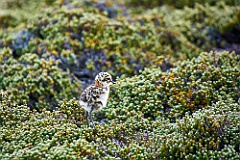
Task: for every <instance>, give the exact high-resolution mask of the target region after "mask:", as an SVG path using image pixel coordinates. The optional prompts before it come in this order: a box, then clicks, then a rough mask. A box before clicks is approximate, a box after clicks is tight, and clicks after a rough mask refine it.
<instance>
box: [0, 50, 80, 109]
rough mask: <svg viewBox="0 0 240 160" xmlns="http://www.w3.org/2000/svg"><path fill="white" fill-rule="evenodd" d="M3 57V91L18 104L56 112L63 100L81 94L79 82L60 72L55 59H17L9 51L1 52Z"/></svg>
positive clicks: (27, 56)
mask: <svg viewBox="0 0 240 160" xmlns="http://www.w3.org/2000/svg"><path fill="white" fill-rule="evenodd" d="M0 57H1V59H0V64H1V68H0V70H1V72H0V79H1V85H0V88H1V90H3V91H6V92H7V93H8V95H9V99H10V100H11V101H13V102H14V103H16V105H17V104H23V103H24V102H26V103H27V104H28V106H29V107H30V108H35V109H38V110H42V109H43V108H47V109H51V110H52V109H53V108H54V107H56V106H58V103H59V101H60V100H64V99H69V98H72V97H73V96H77V95H78V94H79V91H78V89H79V88H80V83H79V81H77V79H75V78H74V76H72V77H70V74H69V73H68V72H63V71H62V70H61V69H59V68H58V66H57V63H58V62H57V61H55V60H54V59H52V58H49V59H48V60H45V59H39V58H38V56H37V55H36V54H33V53H26V54H24V55H22V56H21V57H19V58H18V59H15V58H14V57H13V53H12V51H11V49H9V48H4V49H1V50H0ZM71 79H72V80H71Z"/></svg>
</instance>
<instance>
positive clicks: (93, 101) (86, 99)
mask: <svg viewBox="0 0 240 160" xmlns="http://www.w3.org/2000/svg"><path fill="white" fill-rule="evenodd" d="M113 83H114V82H113V81H112V76H111V75H110V74H109V73H107V72H100V73H99V74H98V75H97V76H96V77H95V83H94V84H92V85H90V86H89V87H87V88H86V89H85V90H84V91H83V93H82V94H81V96H80V100H79V104H80V106H81V107H82V108H83V109H85V111H86V113H85V118H86V120H87V123H88V115H89V116H90V120H91V122H92V124H93V126H94V123H93V120H92V112H94V111H99V110H101V109H102V108H103V107H105V106H106V104H107V99H108V96H109V90H110V89H109V86H110V85H111V84H113ZM88 125H89V124H88ZM94 127H95V126H94Z"/></svg>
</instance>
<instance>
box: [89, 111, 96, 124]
mask: <svg viewBox="0 0 240 160" xmlns="http://www.w3.org/2000/svg"><path fill="white" fill-rule="evenodd" d="M92 111H93V108H92V109H91V111H90V112H89V114H90V121H91V122H92V125H93V127H94V128H95V124H94V122H93V120H92Z"/></svg>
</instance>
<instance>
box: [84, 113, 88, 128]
mask: <svg viewBox="0 0 240 160" xmlns="http://www.w3.org/2000/svg"><path fill="white" fill-rule="evenodd" d="M84 118H85V119H86V121H87V126H88V127H89V122H88V111H85V115H84Z"/></svg>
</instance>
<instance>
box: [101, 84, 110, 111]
mask: <svg viewBox="0 0 240 160" xmlns="http://www.w3.org/2000/svg"><path fill="white" fill-rule="evenodd" d="M108 95H109V88H107V89H106V91H105V93H104V94H101V95H100V97H99V100H100V101H101V102H102V104H103V105H102V106H101V107H100V108H99V110H101V109H102V108H103V107H105V106H106V105H107V100H108Z"/></svg>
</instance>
